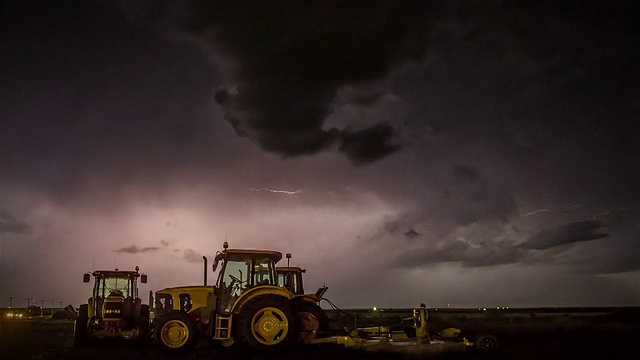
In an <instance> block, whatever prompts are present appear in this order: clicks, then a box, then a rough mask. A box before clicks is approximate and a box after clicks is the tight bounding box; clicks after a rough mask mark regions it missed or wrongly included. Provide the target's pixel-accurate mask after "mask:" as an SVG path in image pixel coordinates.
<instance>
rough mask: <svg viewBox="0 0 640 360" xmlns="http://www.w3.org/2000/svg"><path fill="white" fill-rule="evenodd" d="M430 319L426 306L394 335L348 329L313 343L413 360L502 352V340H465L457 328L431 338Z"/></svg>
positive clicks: (380, 330) (487, 337)
mask: <svg viewBox="0 0 640 360" xmlns="http://www.w3.org/2000/svg"><path fill="white" fill-rule="evenodd" d="M427 319H428V313H427V309H426V306H425V305H424V304H420V307H419V308H417V309H414V310H413V316H412V317H411V318H409V319H408V320H409V321H411V325H410V326H408V327H406V328H405V330H404V331H391V330H390V329H389V328H388V327H385V326H378V327H367V328H358V329H355V330H349V329H345V331H346V334H343V335H337V336H331V337H326V338H318V339H314V340H312V341H311V343H312V344H337V345H342V346H345V347H348V348H354V349H357V350H361V351H371V352H381V353H385V352H386V353H399V354H404V355H405V356H410V357H413V356H415V357H429V356H438V355H442V354H444V353H459V352H465V351H468V350H474V351H479V352H484V353H491V352H495V351H497V350H498V346H499V343H498V340H497V339H496V337H495V336H493V335H489V334H481V335H479V336H478V337H476V338H475V339H471V340H470V339H467V338H465V337H463V336H461V331H460V330H459V329H455V328H447V329H444V330H442V331H440V332H438V333H435V334H429V332H428V331H427Z"/></svg>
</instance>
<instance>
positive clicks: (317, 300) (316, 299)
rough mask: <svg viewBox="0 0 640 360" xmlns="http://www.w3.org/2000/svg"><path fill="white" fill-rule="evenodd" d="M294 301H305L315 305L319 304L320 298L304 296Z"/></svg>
mask: <svg viewBox="0 0 640 360" xmlns="http://www.w3.org/2000/svg"><path fill="white" fill-rule="evenodd" d="M296 300H298V301H307V302H310V303H314V304H317V303H319V302H320V298H318V297H317V296H316V295H315V294H304V295H298V296H296Z"/></svg>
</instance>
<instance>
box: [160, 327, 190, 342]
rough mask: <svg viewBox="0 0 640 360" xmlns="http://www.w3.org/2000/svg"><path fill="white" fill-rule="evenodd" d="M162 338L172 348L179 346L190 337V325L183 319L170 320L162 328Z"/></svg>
mask: <svg viewBox="0 0 640 360" xmlns="http://www.w3.org/2000/svg"><path fill="white" fill-rule="evenodd" d="M160 339H161V340H162V343H163V344H165V345H166V346H168V347H170V348H172V349H176V348H179V347H181V346H183V345H184V344H186V343H187V340H188V339H189V327H188V326H187V324H185V323H184V322H183V321H180V320H169V321H167V322H166V324H164V326H162V330H160Z"/></svg>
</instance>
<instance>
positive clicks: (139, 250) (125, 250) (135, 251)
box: [113, 245, 160, 254]
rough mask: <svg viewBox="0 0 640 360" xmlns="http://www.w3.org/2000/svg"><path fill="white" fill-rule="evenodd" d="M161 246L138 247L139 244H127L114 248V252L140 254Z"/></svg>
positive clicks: (155, 249)
mask: <svg viewBox="0 0 640 360" xmlns="http://www.w3.org/2000/svg"><path fill="white" fill-rule="evenodd" d="M159 249H160V248H159V247H157V246H147V247H138V246H137V245H131V246H126V247H123V248H120V249H116V250H113V252H114V253H118V254H138V253H145V252H149V251H157V250H159Z"/></svg>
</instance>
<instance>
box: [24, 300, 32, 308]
mask: <svg viewBox="0 0 640 360" xmlns="http://www.w3.org/2000/svg"><path fill="white" fill-rule="evenodd" d="M25 300H27V309H28V308H29V306H31V300H33V298H26V299H25Z"/></svg>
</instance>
